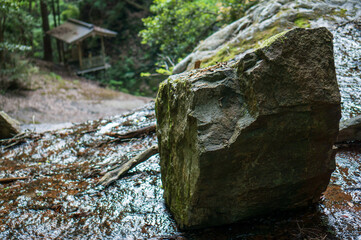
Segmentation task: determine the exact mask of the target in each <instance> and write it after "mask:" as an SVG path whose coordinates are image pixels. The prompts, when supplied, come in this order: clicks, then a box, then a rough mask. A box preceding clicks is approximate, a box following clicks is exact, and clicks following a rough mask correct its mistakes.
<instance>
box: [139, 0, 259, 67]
mask: <svg viewBox="0 0 361 240" xmlns="http://www.w3.org/2000/svg"><path fill="white" fill-rule="evenodd" d="M255 2H256V1H248V0H231V1H225V0H194V1H192V0H155V1H154V2H153V5H152V6H151V8H150V10H151V12H152V13H153V16H150V17H148V18H145V19H143V22H144V25H145V29H144V30H142V31H141V32H140V36H141V37H142V43H143V44H148V45H150V46H151V47H153V48H156V49H158V50H159V52H160V54H159V58H158V65H164V67H160V70H158V72H159V71H161V72H163V73H169V72H170V70H171V69H170V67H169V65H173V64H175V63H177V62H176V61H175V59H182V58H183V57H185V56H186V55H187V54H189V53H190V52H191V51H192V50H193V48H194V47H195V46H196V45H197V44H198V42H199V41H201V40H202V39H204V38H206V37H207V36H209V35H210V34H211V33H213V32H214V31H215V30H217V29H218V28H220V27H222V26H223V25H224V24H227V23H229V22H231V21H234V20H236V19H238V18H239V17H241V16H242V14H243V13H244V11H245V10H246V9H247V8H248V7H249V6H251V5H252V4H254V3H255Z"/></svg>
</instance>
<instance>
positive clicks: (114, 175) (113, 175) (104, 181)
mask: <svg viewBox="0 0 361 240" xmlns="http://www.w3.org/2000/svg"><path fill="white" fill-rule="evenodd" d="M157 153H158V145H154V146H152V147H151V148H148V149H147V150H145V151H144V152H142V153H140V154H139V155H137V156H135V157H134V158H132V159H130V160H128V161H127V162H125V163H124V164H122V165H121V166H120V167H119V168H116V169H114V170H112V171H110V172H108V173H107V174H105V175H104V176H103V177H102V178H101V179H100V180H99V181H98V184H97V185H102V186H104V187H107V186H109V185H110V184H112V183H113V182H114V181H116V180H117V179H119V178H121V177H122V175H124V173H126V172H128V171H129V170H130V169H132V168H133V167H135V166H137V165H138V164H139V163H142V162H144V161H145V160H147V159H148V158H150V157H151V156H153V155H155V154H157Z"/></svg>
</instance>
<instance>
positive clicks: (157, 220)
mask: <svg viewBox="0 0 361 240" xmlns="http://www.w3.org/2000/svg"><path fill="white" fill-rule="evenodd" d="M154 123H155V116H154V110H153V105H152V104H150V105H148V106H146V107H145V108H143V109H141V110H138V111H136V112H133V113H130V114H127V115H124V116H116V117H112V118H109V119H105V120H99V121H89V122H86V123H84V124H80V125H76V126H75V127H73V128H69V129H64V130H59V131H54V132H46V133H42V134H35V135H33V136H32V138H31V139H27V141H26V143H22V144H20V145H19V146H13V147H12V148H10V149H4V147H2V150H1V151H0V154H1V160H0V166H1V167H0V178H9V177H26V179H25V180H18V181H14V182H11V183H6V184H1V185H0V239H34V238H43V239H145V238H147V239H148V238H154V239H265V238H266V239H267V238H268V239H314V238H317V239H338V238H341V239H358V238H357V237H358V236H359V235H360V233H361V214H360V209H361V175H360V173H361V153H360V147H356V148H354V149H347V150H340V151H339V152H338V153H337V155H336V161H337V169H336V171H335V172H334V174H333V175H332V179H331V183H330V185H329V187H328V189H327V191H326V192H325V194H324V196H323V197H322V199H321V201H320V203H319V204H318V205H317V206H313V207H310V208H309V209H303V210H300V211H298V212H288V213H276V214H275V215H273V216H267V217H261V218H257V219H251V220H249V221H243V222H240V223H237V224H233V225H228V226H223V227H218V228H211V229H205V230H198V231H189V232H181V231H180V230H179V229H178V228H177V226H176V224H175V222H174V220H173V219H172V216H171V215H170V213H169V212H168V210H167V209H166V207H165V205H164V200H163V198H162V194H163V189H162V183H161V179H160V167H159V164H158V161H159V156H158V155H155V156H153V157H152V158H150V159H149V160H147V161H146V162H144V163H141V164H140V165H138V166H137V167H136V168H134V169H133V170H131V171H130V172H129V173H128V174H127V175H126V177H124V178H123V179H121V180H118V181H116V182H115V184H113V185H111V186H110V187H108V188H103V187H101V186H96V183H97V181H98V180H99V179H100V177H101V176H102V174H103V173H104V172H106V171H108V170H109V169H111V168H114V167H116V166H118V165H119V164H120V163H122V162H124V161H125V160H127V159H129V158H131V157H134V156H135V155H137V154H138V153H139V152H141V151H142V150H145V149H147V148H149V147H150V146H152V145H154V144H156V143H157V140H156V137H155V135H154V134H151V135H147V136H143V137H141V138H136V139H130V140H127V141H117V139H116V138H114V137H111V136H108V135H107V134H108V133H120V134H122V133H126V132H129V131H132V130H135V129H140V128H143V127H146V126H150V125H152V124H154Z"/></svg>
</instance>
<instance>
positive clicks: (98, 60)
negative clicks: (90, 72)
mask: <svg viewBox="0 0 361 240" xmlns="http://www.w3.org/2000/svg"><path fill="white" fill-rule="evenodd" d="M104 65H105V59H104V57H103V56H102V55H100V56H95V57H91V58H84V59H83V61H82V66H81V69H82V70H84V69H90V68H95V67H100V66H104Z"/></svg>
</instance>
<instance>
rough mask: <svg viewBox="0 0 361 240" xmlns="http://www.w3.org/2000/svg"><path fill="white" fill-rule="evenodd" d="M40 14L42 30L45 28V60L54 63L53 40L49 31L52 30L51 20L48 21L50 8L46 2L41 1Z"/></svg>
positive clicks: (44, 0)
mask: <svg viewBox="0 0 361 240" xmlns="http://www.w3.org/2000/svg"><path fill="white" fill-rule="evenodd" d="M40 13H41V20H42V28H43V46H44V60H46V61H52V60H53V51H52V48H51V39H50V36H49V35H48V34H46V32H47V31H49V30H50V27H49V19H48V15H49V14H48V6H47V4H46V0H40Z"/></svg>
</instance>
